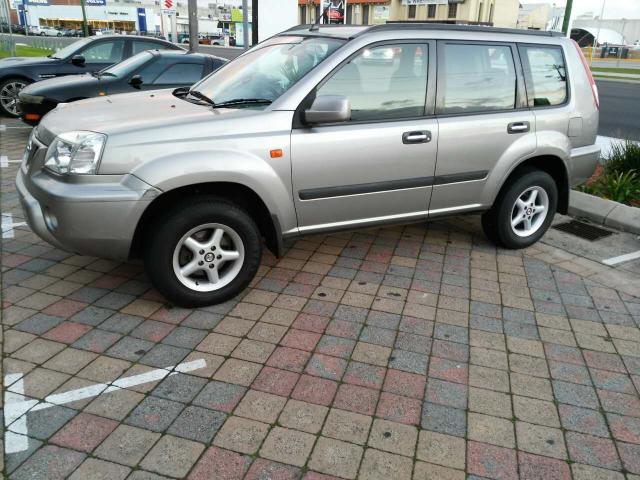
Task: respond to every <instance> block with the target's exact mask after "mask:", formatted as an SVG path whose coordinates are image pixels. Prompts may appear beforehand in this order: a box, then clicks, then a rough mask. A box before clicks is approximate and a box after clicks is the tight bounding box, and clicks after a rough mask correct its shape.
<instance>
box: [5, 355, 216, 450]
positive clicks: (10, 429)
mask: <svg viewBox="0 0 640 480" xmlns="http://www.w3.org/2000/svg"><path fill="white" fill-rule="evenodd" d="M206 366H207V362H206V361H205V360H204V359H202V358H201V359H198V360H193V361H190V362H183V363H180V364H178V365H176V366H175V367H173V366H171V367H167V368H159V369H156V370H150V371H148V372H145V373H141V374H139V375H132V376H131V377H124V378H120V379H118V380H115V381H114V382H112V383H110V384H107V383H98V384H95V385H88V386H86V387H82V388H77V389H75V390H69V391H68V392H62V393H54V394H51V395H48V396H47V397H45V398H44V400H35V399H30V398H27V397H25V396H24V383H23V380H22V374H21V373H12V374H10V375H5V377H4V381H5V385H9V388H8V389H7V390H6V391H5V396H4V402H5V405H4V426H5V428H6V429H7V431H6V433H5V445H6V452H7V453H16V452H22V451H24V450H27V449H28V448H29V439H28V437H27V436H26V435H27V434H28V433H29V432H28V427H27V415H26V414H27V413H28V412H36V411H38V410H44V409H46V408H50V407H53V406H56V405H64V404H65V403H71V402H77V401H78V400H84V399H86V398H91V397H96V396H98V395H100V394H102V393H109V392H113V391H116V390H122V389H124V388H129V387H133V386H136V385H142V384H143V383H149V382H156V381H159V380H162V379H163V378H165V377H167V376H171V375H175V374H176V373H185V372H191V371H193V370H198V369H200V368H204V367H206Z"/></svg>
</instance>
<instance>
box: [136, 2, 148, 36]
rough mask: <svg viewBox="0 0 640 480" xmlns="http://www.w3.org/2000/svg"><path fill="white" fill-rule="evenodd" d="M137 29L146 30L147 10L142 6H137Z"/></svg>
mask: <svg viewBox="0 0 640 480" xmlns="http://www.w3.org/2000/svg"><path fill="white" fill-rule="evenodd" d="M136 10H137V12H138V30H139V31H140V32H143V33H145V32H146V31H147V12H146V11H145V9H144V7H138V8H137V9H136Z"/></svg>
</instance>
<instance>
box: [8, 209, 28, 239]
mask: <svg viewBox="0 0 640 480" xmlns="http://www.w3.org/2000/svg"><path fill="white" fill-rule="evenodd" d="M26 224H27V222H14V221H13V214H12V213H3V214H2V238H13V237H14V236H15V232H14V231H13V229H14V228H15V227H23V226H25V225H26Z"/></svg>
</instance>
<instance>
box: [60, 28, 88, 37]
mask: <svg viewBox="0 0 640 480" xmlns="http://www.w3.org/2000/svg"><path fill="white" fill-rule="evenodd" d="M62 35H63V36H65V37H83V36H84V32H83V31H82V29H77V28H67V29H66V30H64V31H63V32H62Z"/></svg>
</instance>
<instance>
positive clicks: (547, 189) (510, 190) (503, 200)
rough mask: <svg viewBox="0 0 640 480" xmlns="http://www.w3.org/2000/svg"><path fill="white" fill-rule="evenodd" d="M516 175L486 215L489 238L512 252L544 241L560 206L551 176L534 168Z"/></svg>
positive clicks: (484, 228) (485, 222)
mask: <svg viewBox="0 0 640 480" xmlns="http://www.w3.org/2000/svg"><path fill="white" fill-rule="evenodd" d="M516 175H517V176H515V177H514V178H513V179H510V180H509V181H510V182H511V183H510V184H509V185H506V186H504V187H503V190H501V191H500V194H499V195H498V198H497V199H496V201H495V203H494V204H493V207H491V209H490V210H489V211H487V212H485V213H484V214H483V215H482V228H483V230H484V233H485V235H486V236H487V238H489V240H491V241H493V242H494V243H497V244H498V245H500V246H502V247H505V248H509V249H519V248H526V247H528V246H530V245H533V244H534V243H536V242H537V241H538V240H540V238H541V237H542V236H543V235H544V234H545V233H546V231H547V230H548V229H549V226H550V225H551V222H552V221H553V217H554V215H555V213H556V208H557V205H558V187H557V186H556V183H555V181H554V180H553V177H551V175H549V174H548V173H546V172H543V171H542V170H538V169H534V168H526V169H522V170H520V172H519V174H516Z"/></svg>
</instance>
